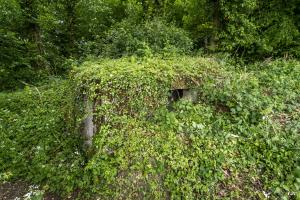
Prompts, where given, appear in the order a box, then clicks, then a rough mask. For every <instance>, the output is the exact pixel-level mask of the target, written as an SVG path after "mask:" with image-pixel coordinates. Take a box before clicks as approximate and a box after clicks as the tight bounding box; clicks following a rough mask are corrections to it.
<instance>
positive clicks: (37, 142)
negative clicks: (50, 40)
mask: <svg viewBox="0 0 300 200" xmlns="http://www.w3.org/2000/svg"><path fill="white" fill-rule="evenodd" d="M72 91H73V89H72V88H71V86H70V83H68V82H67V81H55V82H54V83H52V84H49V85H48V86H44V87H39V88H29V87H26V88H25V89H24V90H22V91H17V92H13V93H1V94H0V135H1V142H0V178H1V181H7V180H14V179H25V180H27V181H29V182H31V183H33V184H38V185H43V186H44V189H46V190H50V191H57V192H58V191H61V192H66V193H68V192H71V191H73V190H74V189H75V188H76V187H77V186H78V181H76V177H77V178H79V169H80V167H81V164H82V162H83V156H82V155H81V151H80V146H81V142H80V141H81V140H80V134H79V133H78V132H76V131H75V130H76V126H75V124H76V121H75V120H76V118H75V117H76V116H74V113H75V112H73V111H74V94H73V92H72ZM3 179H4V180H3Z"/></svg>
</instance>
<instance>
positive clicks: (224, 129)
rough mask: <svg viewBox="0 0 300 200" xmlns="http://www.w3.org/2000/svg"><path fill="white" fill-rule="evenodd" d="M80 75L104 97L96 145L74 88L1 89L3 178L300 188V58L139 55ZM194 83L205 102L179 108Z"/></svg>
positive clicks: (127, 192)
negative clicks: (240, 62) (88, 145)
mask: <svg viewBox="0 0 300 200" xmlns="http://www.w3.org/2000/svg"><path fill="white" fill-rule="evenodd" d="M73 77H74V80H75V85H76V88H77V89H78V90H79V91H81V93H84V94H86V95H88V96H89V97H90V99H91V100H92V101H93V102H94V110H93V116H94V121H95V123H96V125H97V128H96V130H97V133H96V135H95V137H94V140H93V147H92V149H90V152H89V154H87V155H86V154H84V153H83V152H82V151H81V149H80V147H81V143H82V142H80V140H79V138H78V134H79V133H76V131H75V130H77V129H78V128H77V125H76V124H78V122H77V121H80V117H74V116H73V117H71V116H72V115H74V113H76V112H75V111H74V108H72V106H71V107H70V105H74V104H73V103H74V102H73V101H74V98H75V97H74V96H73V95H74V94H70V92H68V91H72V90H71V89H70V88H69V87H62V85H61V84H59V85H52V86H51V87H48V88H46V89H44V90H43V91H42V90H41V91H39V89H36V91H35V89H34V88H32V89H27V90H25V91H23V92H18V93H15V94H1V96H0V105H1V115H0V120H1V121H0V130H1V138H3V139H2V140H1V143H0V144H1V146H0V148H1V160H0V162H1V165H0V166H1V168H0V169H1V171H0V172H1V179H3V180H9V179H14V178H23V179H26V180H29V181H31V182H34V183H35V184H40V185H41V186H43V189H44V190H52V191H55V192H58V193H60V194H66V195H67V194H70V193H72V192H73V191H75V190H77V189H79V190H80V191H81V192H80V193H81V195H83V197H84V198H85V199H88V198H91V199H96V198H101V199H265V198H270V199H297V198H299V197H300V196H299V195H300V194H299V190H300V109H299V108H300V92H299V91H300V63H299V62H297V61H289V60H275V61H272V62H264V63H257V64H254V65H251V66H247V67H246V68H242V69H241V68H239V67H235V66H230V65H226V64H220V63H218V62H216V61H214V59H204V58H189V57H182V58H177V59H175V60H161V59H148V60H144V61H137V60H135V59H133V58H131V59H120V60H101V61H97V62H87V63H85V64H84V65H83V66H82V67H81V68H79V69H76V70H75V72H74V73H73ZM182 82H184V85H185V86H188V87H193V88H194V89H195V90H197V93H198V99H197V101H196V102H194V103H191V102H188V101H184V100H179V101H177V102H172V103H171V104H170V105H167V104H168V103H167V102H168V101H167V99H168V94H169V91H170V90H171V89H172V88H174V87H175V86H174V85H177V86H178V84H179V83H182ZM64 85H65V84H64ZM179 85H180V84H179ZM52 88H56V89H52ZM57 88H60V89H57ZM50 97H51V98H50ZM70 102H73V103H71V104H70ZM75 105H76V104H75ZM16 108H18V109H16ZM74 119H76V120H74ZM71 124H73V125H71ZM75 125H76V126H75Z"/></svg>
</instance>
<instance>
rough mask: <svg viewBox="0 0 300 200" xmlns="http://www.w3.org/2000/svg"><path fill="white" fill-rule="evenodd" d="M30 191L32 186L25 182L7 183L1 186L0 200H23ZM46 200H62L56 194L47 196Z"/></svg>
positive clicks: (45, 196)
mask: <svg viewBox="0 0 300 200" xmlns="http://www.w3.org/2000/svg"><path fill="white" fill-rule="evenodd" d="M29 190H30V184H28V183H26V182H24V181H15V182H6V183H4V184H0V200H22V199H24V198H23V196H24V195H25V194H26V193H28V191H29ZM44 200H62V198H60V197H58V196H57V195H54V194H49V193H47V194H45V195H44Z"/></svg>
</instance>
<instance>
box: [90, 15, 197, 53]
mask: <svg viewBox="0 0 300 200" xmlns="http://www.w3.org/2000/svg"><path fill="white" fill-rule="evenodd" d="M91 44H93V43H91ZM191 48H192V41H191V40H190V38H189V37H188V35H187V33H186V32H185V31H184V30H182V29H179V28H176V27H175V26H173V25H170V24H167V23H166V22H164V21H162V20H159V19H156V20H153V21H147V22H145V23H136V22H135V21H132V20H125V21H122V22H121V23H118V24H116V25H115V26H113V27H112V28H111V29H110V30H109V31H108V32H107V33H106V36H105V38H104V39H103V40H100V41H99V42H98V44H96V45H95V47H93V48H92V49H89V52H90V53H91V55H93V52H95V50H96V52H97V49H98V55H100V56H104V57H113V58H117V57H121V56H128V55H137V56H141V57H144V56H151V55H153V54H174V53H177V54H183V53H189V52H190V50H191ZM99 49H100V51H99ZM91 50H92V51H91Z"/></svg>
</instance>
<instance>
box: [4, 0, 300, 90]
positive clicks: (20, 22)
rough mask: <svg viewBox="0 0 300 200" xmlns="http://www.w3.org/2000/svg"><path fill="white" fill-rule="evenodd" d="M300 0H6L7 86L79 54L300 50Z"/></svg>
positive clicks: (250, 56) (257, 55)
mask: <svg viewBox="0 0 300 200" xmlns="http://www.w3.org/2000/svg"><path fill="white" fill-rule="evenodd" d="M299 9H300V2H299V0H289V1H288V2H287V1H283V0H264V1H263V0H242V1H233V0H231V1H224V0H176V1H175V0H127V1H124V0H58V1H50V0H9V1H8V0H0V48H1V54H0V60H1V63H0V67H1V68H0V75H1V80H0V81H1V82H0V89H1V90H3V89H14V88H16V87H20V86H21V87H22V86H24V83H23V82H26V83H30V82H35V81H38V80H43V79H45V77H47V76H48V75H63V74H65V72H66V71H67V70H69V69H70V63H72V61H75V62H76V63H77V61H82V60H84V59H85V58H86V57H90V56H101V57H107V56H109V57H113V58H115V57H120V56H124V55H132V54H136V55H149V54H156V53H166V52H173V53H174V52H177V53H188V52H189V51H190V50H194V51H198V50H201V51H205V52H228V53H230V54H232V55H234V56H239V57H243V58H245V59H247V60H254V59H262V58H267V57H274V56H286V57H291V56H292V57H298V58H299V55H300V50H299V48H300V47H299V44H300V34H299V29H300V15H299V13H300V10H299Z"/></svg>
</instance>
